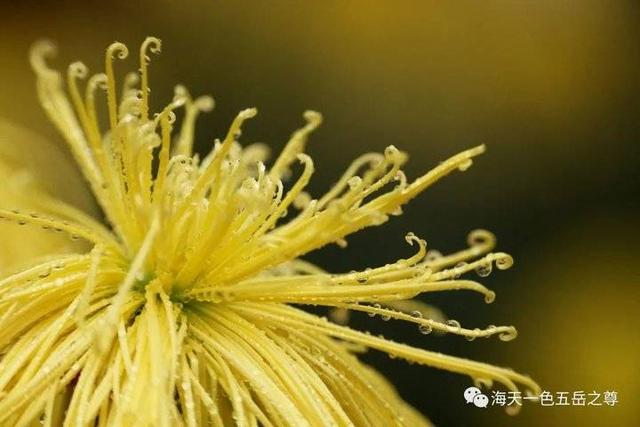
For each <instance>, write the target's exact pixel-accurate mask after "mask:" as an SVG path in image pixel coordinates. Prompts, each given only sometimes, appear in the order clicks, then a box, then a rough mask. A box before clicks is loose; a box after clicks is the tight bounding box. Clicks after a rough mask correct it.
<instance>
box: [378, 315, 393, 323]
mask: <svg viewBox="0 0 640 427" xmlns="http://www.w3.org/2000/svg"><path fill="white" fill-rule="evenodd" d="M380 318H381V319H382V320H383V321H385V322H388V321H389V320H391V316H389V315H388V314H383V315H382V316H380Z"/></svg>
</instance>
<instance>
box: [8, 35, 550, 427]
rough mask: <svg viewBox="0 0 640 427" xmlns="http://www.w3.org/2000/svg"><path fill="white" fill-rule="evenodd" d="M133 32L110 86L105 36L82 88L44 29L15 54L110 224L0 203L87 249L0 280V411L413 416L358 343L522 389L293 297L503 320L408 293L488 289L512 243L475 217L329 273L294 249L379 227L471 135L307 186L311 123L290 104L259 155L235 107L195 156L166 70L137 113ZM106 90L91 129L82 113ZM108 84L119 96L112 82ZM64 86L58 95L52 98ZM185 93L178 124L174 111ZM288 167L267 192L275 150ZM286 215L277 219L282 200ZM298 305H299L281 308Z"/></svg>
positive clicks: (63, 420)
mask: <svg viewBox="0 0 640 427" xmlns="http://www.w3.org/2000/svg"><path fill="white" fill-rule="evenodd" d="M159 50H160V41H159V40H157V39H155V38H148V39H147V40H145V42H144V43H143V44H142V47H141V50H140V67H141V68H140V88H139V89H138V88H137V84H138V77H137V75H136V74H129V75H128V76H127V77H126V79H125V82H124V85H123V88H122V90H121V91H117V87H116V86H117V85H116V78H115V74H114V70H113V58H114V57H115V56H116V55H117V56H118V57H119V58H121V59H123V58H125V57H126V56H127V55H128V50H127V48H126V47H125V46H124V45H123V44H121V43H114V44H112V45H111V46H109V48H108V49H107V53H106V62H105V67H106V71H105V73H104V74H102V73H101V74H96V75H93V76H92V77H90V78H89V80H88V83H87V85H86V92H85V94H84V96H83V95H82V94H81V92H80V89H79V87H78V80H80V79H83V78H86V77H87V69H86V67H85V66H84V65H83V64H81V63H74V64H71V65H70V66H69V69H68V76H67V79H66V80H67V85H68V86H67V90H66V91H65V90H64V89H63V80H62V78H61V76H60V75H59V73H57V72H55V71H53V70H51V69H49V68H48V66H47V64H46V62H45V58H46V56H47V55H49V54H51V53H52V52H53V46H52V45H50V44H48V43H40V44H37V45H36V46H35V47H34V49H33V51H32V54H31V62H32V66H33V69H34V70H35V72H36V74H37V78H38V81H37V83H38V84H37V87H38V94H39V97H40V101H41V103H42V105H43V107H44V109H45V110H46V112H47V113H48V115H49V117H50V119H51V120H52V121H53V123H54V124H55V125H56V126H57V128H58V129H59V130H60V132H61V133H62V135H63V136H64V138H65V139H66V141H67V143H68V144H69V146H70V148H71V150H72V152H73V154H74V156H75V158H76V160H77V162H78V164H79V165H80V168H81V169H82V172H83V173H84V176H85V177H86V179H87V181H88V182H89V184H90V186H91V188H92V190H93V192H94V194H95V197H96V199H97V201H98V202H99V204H100V206H101V207H102V209H103V211H104V214H105V216H106V218H107V220H108V222H109V227H107V226H104V225H102V224H100V223H98V222H97V221H95V220H94V219H92V218H91V217H90V216H88V215H85V214H83V213H81V212H79V211H78V210H76V209H73V208H70V207H69V206H67V205H64V204H62V203H60V202H56V201H53V200H42V203H41V205H42V206H43V209H44V210H46V213H44V212H43V213H40V212H37V213H32V212H20V211H12V210H1V211H0V218H1V219H2V220H5V221H12V222H16V223H18V224H25V225H26V224H31V225H35V226H40V227H42V228H45V229H57V230H62V231H64V232H66V233H68V234H69V235H70V236H71V238H72V239H78V238H82V239H85V240H87V241H89V242H91V243H92V244H93V249H92V250H91V251H90V253H79V254H72V255H66V256H63V257H57V258H56V259H52V260H48V261H46V262H42V263H41V264H39V265H36V266H34V267H31V268H29V269H27V270H24V271H22V272H20V273H17V274H14V275H12V276H9V277H6V278H4V279H3V280H1V281H0V313H1V315H0V359H1V361H0V423H1V424H2V425H11V426H28V425H32V424H33V423H35V424H38V421H41V422H43V423H44V425H46V426H52V425H56V426H57V425H64V426H71V425H73V426H75V425H82V426H85V425H99V426H170V425H171V426H173V425H185V426H200V425H217V426H220V425H230V424H237V425H241V426H252V425H265V426H269V425H292V426H305V425H314V426H316V425H384V426H387V425H407V426H416V425H425V424H428V422H427V421H426V420H425V419H424V418H423V417H422V416H421V415H420V414H419V413H418V412H417V411H415V410H414V409H413V408H411V407H410V406H408V405H407V404H406V403H404V402H403V401H402V399H401V398H400V397H399V396H398V395H397V394H396V392H395V391H394V389H393V387H392V386H391V385H390V384H389V383H388V382H387V381H386V380H385V379H383V378H382V377H381V376H380V375H379V374H378V373H376V372H375V371H373V370H372V369H370V368H369V367H367V366H365V365H363V364H362V363H361V362H359V360H358V358H357V353H358V352H359V351H362V350H363V349H367V348H369V349H375V350H379V351H382V352H386V353H388V354H389V355H390V356H392V357H398V358H403V359H406V360H408V361H411V362H415V363H419V364H423V365H427V366H432V367H436V368H441V369H446V370H449V371H452V372H456V373H460V374H465V375H469V376H470V377H471V378H473V380H475V381H476V382H477V383H480V384H484V385H490V384H492V383H493V382H498V383H501V384H503V385H504V386H505V387H507V388H509V389H512V390H517V389H518V387H519V386H523V388H524V389H525V390H526V391H528V392H531V393H533V394H537V393H538V392H539V389H538V386H537V385H536V383H535V382H533V381H532V380H531V379H530V378H528V377H527V376H523V375H520V374H518V373H516V372H514V371H512V370H510V369H507V368H500V367H495V366H491V365H488V364H485V363H480V362H474V361H470V360H465V359H460V358H456V357H452V356H447V355H444V354H439V353H435V352H431V351H426V350H422V349H418V348H414V347H410V346H407V345H403V344H399V343H395V342H393V341H390V340H387V339H384V338H382V337H377V336H372V335H370V334H367V333H364V332H359V331H356V330H353V329H351V328H348V327H346V326H343V325H340V324H338V323H335V322H331V321H329V320H327V319H326V318H322V317H318V316H316V315H312V314H309V313H307V312H305V311H303V310H301V309H300V308H297V307H296V306H298V305H321V306H326V307H329V308H332V309H337V310H341V311H339V312H341V313H344V312H345V310H347V311H349V310H352V311H360V312H365V313H368V314H369V315H372V316H376V315H377V316H380V317H382V318H383V319H390V318H392V319H397V320H403V321H406V322H410V323H413V324H415V325H417V326H418V327H419V329H420V331H421V332H423V333H429V332H430V331H432V330H437V331H442V332H450V333H454V334H459V335H464V336H466V337H468V338H470V339H473V338H475V337H488V336H491V335H494V334H498V335H499V337H500V338H501V339H503V340H508V339H511V338H513V337H515V334H516V331H515V329H514V328H513V327H511V326H500V327H497V326H489V327H488V328H486V329H473V330H470V329H466V328H463V327H461V326H460V325H459V324H458V323H457V322H455V321H449V322H443V321H440V320H439V319H437V318H433V316H431V315H430V312H429V311H427V310H428V309H427V308H426V306H424V304H422V303H420V302H417V301H413V300H412V298H414V297H415V296H417V295H419V294H422V293H426V292H438V291H446V290H463V289H464V290H472V291H476V292H479V293H481V294H483V295H484V297H485V300H486V301H487V302H491V301H492V300H493V299H494V296H495V295H494V293H493V292H492V291H490V290H488V289H487V288H485V287H484V286H482V285H481V284H479V283H476V282H474V281H472V280H466V279H459V277H460V276H461V275H462V274H464V273H467V272H469V271H473V270H476V271H478V272H479V274H480V275H486V274H488V273H489V272H490V271H491V267H492V265H494V264H495V265H496V266H497V268H499V269H504V268H508V267H509V266H510V265H511V264H512V259H511V257H510V256H509V255H507V254H504V253H489V251H490V250H491V249H492V248H493V245H494V238H493V236H492V235H491V234H490V233H488V232H486V231H476V232H473V233H472V234H471V235H470V237H469V245H470V246H469V248H467V249H465V250H463V251H461V252H458V253H454V254H451V255H447V256H426V255H427V254H426V245H425V242H424V241H423V240H421V239H419V238H417V237H416V236H414V235H413V234H410V235H408V236H407V237H406V239H407V242H408V243H410V244H412V245H416V246H417V249H418V250H417V253H416V254H415V255H413V256H411V257H409V258H407V259H401V260H399V261H397V262H395V263H392V264H388V265H385V266H382V267H378V268H371V269H367V270H365V271H360V272H352V273H347V274H329V273H326V272H325V271H323V270H321V269H320V268H318V267H316V266H314V265H311V264H310V263H308V262H305V261H303V260H301V259H300V257H301V256H303V255H305V254H306V253H308V252H310V251H312V250H315V249H317V248H320V247H322V246H324V245H326V244H328V243H337V244H341V245H343V244H345V240H344V239H345V237H346V236H348V235H349V234H351V233H354V232H356V231H358V230H360V229H362V228H365V227H368V226H372V225H379V224H382V223H384V222H385V221H387V219H388V217H389V215H394V214H398V213H399V211H400V208H401V206H402V205H403V204H404V203H406V202H408V201H409V200H410V199H412V198H413V197H415V196H416V195H418V194H419V193H420V192H422V191H423V190H424V189H426V188H427V187H428V186H430V185H431V184H432V183H434V182H435V181H437V180H438V179H439V178H441V177H443V176H445V175H447V174H448V173H450V172H452V171H455V170H465V169H466V168H468V167H469V166H470V165H471V161H472V158H473V157H474V156H476V155H478V154H480V153H482V152H483V151H484V148H483V147H482V146H480V147H476V148H473V149H471V150H468V151H465V152H462V153H460V154H458V155H456V156H454V157H452V158H450V159H448V160H446V161H444V162H442V163H441V164H440V165H438V166H437V167H436V168H434V169H433V170H431V171H430V172H428V173H426V174H425V175H423V176H421V177H420V178H418V179H416V180H415V181H413V182H408V180H407V179H406V177H405V175H404V174H403V172H402V171H401V169H400V168H401V166H402V165H403V163H404V162H405V161H406V159H407V156H406V155H405V154H404V153H403V152H401V151H398V150H397V149H396V148H394V147H388V148H387V149H386V150H385V152H384V154H376V153H370V154H365V155H363V156H361V157H359V158H358V159H356V160H355V161H354V162H353V164H352V165H351V166H350V167H349V168H348V170H347V171H346V172H345V174H344V175H343V176H342V177H341V178H340V180H339V181H338V182H337V183H336V184H335V186H333V188H331V189H330V190H329V191H328V192H327V193H326V194H325V195H324V196H322V197H320V198H318V199H312V198H311V196H309V195H308V194H307V193H305V192H304V188H305V186H306V185H307V183H308V182H309V179H310V177H311V175H312V173H313V162H312V160H311V158H309V156H307V155H306V154H304V153H303V151H304V146H305V143H306V140H307V137H308V135H309V133H310V132H312V131H313V130H314V129H315V128H316V127H317V126H318V125H319V124H320V121H321V116H320V115H319V114H318V113H315V112H307V113H305V115H304V117H305V119H306V121H307V123H306V125H305V126H304V127H303V128H301V129H299V130H298V131H296V132H295V133H294V134H293V136H292V137H291V140H290V141H289V143H288V144H287V146H286V147H285V149H284V151H283V152H282V153H281V154H280V156H279V157H278V158H277V159H276V161H275V163H274V164H273V165H272V166H271V167H270V168H267V167H265V165H264V163H263V161H264V160H265V158H266V155H267V150H266V149H265V147H263V146H260V145H251V146H249V147H246V148H241V147H240V145H239V144H238V142H237V138H238V137H239V135H240V128H241V125H242V123H243V122H244V121H245V120H247V119H249V118H251V117H253V116H255V115H256V110H255V109H247V110H244V111H242V112H241V113H240V114H239V115H238V116H237V117H236V118H235V120H234V121H233V123H232V124H231V126H230V129H229V131H228V133H227V135H226V136H225V138H224V139H223V140H222V141H216V144H215V147H214V149H213V150H212V151H211V152H210V153H209V154H208V155H207V156H205V157H203V158H200V157H199V156H198V155H197V154H193V152H192V145H193V134H194V122H195V120H196V116H197V115H198V113H199V112H201V111H207V110H210V109H211V108H212V107H213V100H212V99H211V98H209V97H201V98H197V99H195V100H194V99H192V98H191V97H190V95H189V94H188V92H187V91H186V90H185V89H184V88H183V87H177V88H176V94H175V98H174V99H173V101H172V102H171V103H170V104H169V105H168V106H167V107H166V108H165V109H164V110H162V111H161V112H160V113H158V114H154V115H151V114H150V111H149V88H148V74H147V66H148V61H149V58H148V57H147V55H148V52H154V53H157V52H158V51H159ZM100 88H104V89H105V90H106V93H107V106H108V130H107V131H104V132H103V131H102V130H101V124H100V121H99V120H98V113H97V112H96V96H97V93H96V92H97V91H98V89H100ZM117 92H119V93H120V95H117ZM67 93H68V95H67ZM181 107H182V108H184V111H185V113H184V118H183V120H182V124H181V127H180V129H179V131H178V132H177V134H174V133H173V128H174V124H175V123H174V122H175V115H174V110H176V109H178V108H181ZM296 160H297V161H299V162H301V163H302V165H303V171H302V173H301V175H300V176H299V177H297V178H296V179H294V180H293V184H292V185H291V186H290V187H289V188H288V190H286V191H285V190H284V185H283V180H285V177H288V176H289V175H290V174H291V172H290V170H289V167H290V165H291V164H292V163H293V162H295V161H296ZM294 208H295V209H298V210H299V212H298V213H297V215H291V219H289V220H288V221H283V220H282V219H283V218H284V217H286V216H287V214H288V213H290V211H292V210H293V209H294ZM292 304H295V305H296V306H294V305H292Z"/></svg>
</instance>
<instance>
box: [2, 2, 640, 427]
mask: <svg viewBox="0 0 640 427" xmlns="http://www.w3.org/2000/svg"><path fill="white" fill-rule="evenodd" d="M639 24H640V4H639V3H638V2H636V1H630V0H629V1H605V0H602V1H598V0H582V1H552V0H540V1H497V0H489V1H483V2H478V1H455V2H439V1H435V0H433V1H430V0H429V1H386V2H385V1H322V2H311V1H306V2H297V1H236V2H233V1H214V0H211V1H192V2H173V1H171V2H170V1H155V2H151V1H129V2H124V1H122V2H88V1H73V2H71V1H62V2H53V1H50V2H36V1H28V2H3V3H2V9H1V13H0V59H1V61H2V66H1V67H0V91H1V92H0V93H1V95H0V117H2V118H4V119H8V120H11V121H13V122H16V123H19V124H21V125H23V126H26V127H28V128H29V129H31V130H34V131H36V132H38V133H40V134H41V135H43V136H45V137H46V138H48V139H49V140H50V141H55V142H56V143H58V144H60V150H64V148H63V145H62V143H61V140H60V138H59V137H58V136H57V135H56V134H55V132H54V130H53V128H52V126H50V125H49V123H47V121H46V119H45V117H44V114H43V113H42V111H41V110H40V108H39V106H38V104H37V100H36V96H35V89H34V82H33V78H32V73H31V71H30V70H29V67H28V63H27V60H26V55H27V50H28V47H29V45H30V44H31V43H32V42H33V41H34V40H35V39H38V38H42V37H47V38H51V39H53V40H55V41H57V42H58V44H59V46H60V50H61V53H60V56H59V58H58V60H57V61H56V64H57V65H58V66H59V67H60V68H61V69H63V70H64V69H65V67H66V64H67V63H68V62H71V61H74V60H77V59H80V58H82V59H83V60H84V61H85V62H86V63H87V65H89V66H90V68H91V69H92V70H96V71H99V70H100V69H101V67H102V65H101V64H102V61H103V49H104V48H105V47H106V46H107V45H108V43H110V42H112V41H114V40H119V41H123V42H125V43H127V44H128V45H129V46H130V48H132V50H135V49H136V48H137V46H138V45H139V43H140V42H141V41H142V40H143V38H144V36H146V35H156V36H158V37H160V38H162V39H163V54H162V55H161V56H160V57H154V58H153V59H152V65H151V72H152V79H151V83H152V88H153V92H152V99H153V102H154V103H155V105H156V106H157V107H160V106H161V105H162V104H163V103H165V102H167V100H169V99H170V97H171V94H172V88H173V84H175V83H184V84H186V85H187V86H188V87H189V88H190V89H191V91H192V93H194V94H202V93H210V94H212V95H213V96H214V97H215V99H216V102H217V106H216V109H215V111H214V112H213V113H211V114H208V115H206V116H203V118H202V119H200V120H199V128H198V129H199V130H198V140H199V142H198V144H199V147H200V148H201V149H202V150H206V149H207V148H208V147H210V146H211V141H212V140H213V138H214V137H217V136H220V135H223V134H224V132H225V131H226V126H227V125H228V124H229V123H230V121H231V120H232V118H233V117H234V115H235V113H236V112H237V111H238V110H240V109H242V108H245V107H252V106H255V107H258V109H259V115H258V117H257V118H256V119H254V120H252V121H251V122H250V123H249V124H248V126H246V129H245V132H244V134H243V137H242V141H243V142H244V143H249V142H256V141H260V142H266V143H268V144H269V145H271V146H272V147H273V148H274V151H276V152H277V150H278V149H279V148H281V147H282V146H283V144H284V143H285V142H286V140H287V138H288V136H289V134H290V133H291V131H292V130H294V129H295V128H296V127H297V126H299V125H300V124H301V122H302V118H301V113H302V112H303V111H304V110H305V109H315V110H318V111H321V112H322V113H323V114H324V117H325V124H323V126H322V128H321V129H320V130H319V131H318V132H317V133H316V134H314V135H313V137H312V140H311V143H310V146H309V152H310V154H311V155H312V157H313V158H314V160H315V162H316V169H317V172H316V174H315V177H314V180H313V183H312V185H311V192H312V194H314V195H319V194H321V192H322V191H323V190H326V189H327V188H328V186H329V185H330V184H331V183H332V182H333V181H334V180H335V179H336V178H337V177H338V176H339V175H340V174H341V172H342V171H343V170H344V168H345V167H347V166H348V164H349V162H350V160H351V159H353V158H355V157H356V156H357V155H359V154H361V153H363V152H366V151H380V150H383V149H384V147H385V146H387V145H390V144H393V145H395V146H397V147H398V148H400V149H403V150H405V151H407V152H409V154H410V155H411V160H410V163H409V164H408V166H407V168H406V171H407V173H408V175H409V177H415V176H417V175H418V174H420V173H422V172H424V171H426V170H428V169H429V168H431V167H432V166H434V165H436V164H437V163H438V162H439V161H441V160H443V159H444V158H446V157H447V156H449V155H452V154H455V153H456V152H458V151H460V150H462V149H464V148H467V147H470V146H474V145H477V144H480V143H485V144H487V147H488V151H487V153H486V154H485V155H484V156H482V157H481V158H479V159H478V160H477V161H476V162H475V165H474V167H472V168H471V169H470V170H469V171H467V172H465V173H457V174H454V175H452V176H450V177H448V178H446V179H445V180H444V181H442V182H440V183H438V184H437V185H436V186H434V187H433V188H432V189H430V190H429V191H428V192H426V193H425V194H423V195H422V196H421V197H419V198H418V199H417V200H415V201H414V202H413V203H412V204H411V205H410V206H409V207H407V208H406V209H405V214H404V215H403V216H402V217H399V218H394V219H392V221H391V222H390V223H388V224H386V225H384V226H383V227H380V228H378V229H370V230H367V231H365V232H363V233H360V234H358V235H356V236H354V237H352V238H350V239H349V247H348V248H347V249H339V248H337V247H329V248H325V249H323V250H321V251H320V252H318V253H314V254H312V255H310V256H309V259H311V260H313V261H314V262H317V263H318V264H320V265H322V266H324V267H325V268H328V269H331V270H334V271H348V270H351V269H359V268H364V267H367V266H374V265H378V264H382V263H386V262H390V261H393V260H395V259H397V258H400V257H405V256H407V254H408V253H410V252H411V249H410V248H409V247H408V246H407V245H406V243H405V242H404V239H403V236H404V235H405V233H407V232H409V231H414V232H415V233H416V234H418V235H419V236H421V237H424V238H425V239H426V240H427V242H428V244H429V246H430V247H432V248H437V249H439V250H441V251H443V252H445V251H452V250H455V249H458V248H461V247H462V246H463V245H464V244H465V236H466V233H467V232H468V231H470V230H472V229H474V228H487V229H489V230H491V231H493V232H494V233H496V235H497V236H498V239H499V240H498V243H499V246H498V248H499V249H500V250H503V251H507V252H509V253H511V254H512V255H513V256H514V257H515V259H516V264H515V266H514V268H512V269H511V270H509V271H507V272H499V273H494V274H493V275H491V276H490V277H488V278H487V279H483V280H482V281H483V283H485V284H487V285H488V286H490V287H491V288H493V289H494V290H495V291H496V292H497V294H498V298H497V300H496V302H495V303H494V304H492V305H485V304H484V303H483V302H482V298H481V297H478V296H477V295H473V294H465V293H449V294H441V295H433V296H432V295H430V296H429V297H424V300H425V301H432V302H434V303H435V304H437V305H438V306H439V307H441V308H442V309H443V310H444V311H445V312H446V313H447V314H448V315H449V316H451V317H452V318H455V319H458V320H460V321H461V322H463V324H467V325H469V326H471V327H476V326H478V327H480V326H486V325H487V324H491V323H494V324H515V325H516V326H517V327H518V329H519V332H520V336H519V337H518V339H517V340H515V341H512V342H509V343H502V342H500V341H499V340H497V339H492V340H476V341H474V342H471V343H469V342H467V341H466V340H464V338H459V337H436V336H427V337H425V336H423V335H420V334H419V333H418V330H417V329H416V328H413V327H412V326H410V325H404V324H401V323H398V322H388V323H384V322H381V321H380V320H376V319H373V320H372V319H370V318H368V317H367V316H362V317H361V316H355V317H354V319H353V322H354V325H356V326H358V327H361V328H368V329H371V330H372V331H375V332H384V334H385V335H386V336H388V337H393V338H395V339H398V340H403V341H406V342H409V343H411V344H414V345H418V346H421V347H424V348H428V349H434V350H437V351H442V352H446V353H450V354H456V355H460V356H464V357H470V358H474V359H479V360H483V361H488V362H495V363H497V364H501V365H507V366H512V367H513V368H515V369H517V370H519V371H523V372H526V373H529V374H531V375H532V376H533V377H534V378H535V379H537V380H538V381H539V382H540V384H541V385H542V387H543V388H545V389H547V390H550V391H569V392H572V391H575V390H585V391H587V392H590V391H592V390H597V391H605V390H616V391H618V394H619V400H620V402H619V404H618V406H616V407H613V408H612V407H607V406H603V407H591V408H576V407H573V408H572V407H564V408H557V407H556V408H541V407H539V406H537V405H534V404H531V405H528V406H527V407H525V408H524V409H523V411H522V413H521V414H520V415H519V416H517V417H515V418H513V417H509V416H508V415H506V414H504V412H503V411H502V410H500V409H499V408H495V407H494V408H488V409H486V410H482V409H478V408H475V407H470V406H467V405H465V404H464V400H463V398H462V392H463V390H464V389H465V388H466V387H467V386H468V385H469V380H468V379H467V378H465V377H461V376H457V375H453V374H448V373H446V372H439V371H435V370H433V369H429V368H424V367H420V366H416V365H413V366H411V365H407V364H405V363H403V362H401V361H398V360H390V359H389V358H387V357H386V356H383V355H380V354H370V355H367V356H365V359H366V360H367V361H369V362H371V363H373V364H375V365H376V366H377V367H378V368H379V369H380V370H382V371H383V372H385V373H386V374H387V376H388V377H389V378H391V380H392V381H393V382H394V383H395V384H396V385H397V387H398V389H399V390H400V392H401V394H402V395H403V396H404V397H405V398H406V399H407V400H408V401H409V402H411V403H412V404H414V405H415V406H416V407H418V408H419V409H420V410H421V411H422V412H423V413H425V414H426V415H427V416H428V417H430V419H432V421H434V422H435V423H436V424H438V425H444V426H450V425H451V426H457V425H461V426H462V425H464V426H469V425H487V426H488V425H493V426H495V425H504V426H510V425H525V426H537V425H563V426H567V425H581V426H589V425H594V426H596V425H616V426H632V425H638V423H640V372H639V371H640V367H639V366H640V365H639V364H638V360H640V323H639V322H638V320H639V316H638V314H637V313H638V312H639V311H638V308H639V306H640V290H639V289H640V288H639V286H640V273H639V272H638V268H639V267H640V263H639V262H638V261H639V256H638V255H639V249H638V247H639V245H638V241H639V239H640V222H639V216H638V215H639V214H640V206H639V204H638V194H640V192H639V191H638V187H639V183H640V182H639V181H640V180H639V175H640V174H639V172H638V161H639V160H640V155H639V154H640V149H639V144H640V120H639V118H640V96H639V95H640V67H639V65H640V25H639ZM128 65H129V68H130V69H135V68H136V67H137V66H136V65H135V64H133V63H132V62H129V63H128ZM117 68H118V70H119V71H120V72H123V71H124V70H125V69H126V67H125V66H124V65H121V64H118V65H117ZM59 190H60V194H64V193H66V192H68V191H70V190H69V189H68V188H60V189H59Z"/></svg>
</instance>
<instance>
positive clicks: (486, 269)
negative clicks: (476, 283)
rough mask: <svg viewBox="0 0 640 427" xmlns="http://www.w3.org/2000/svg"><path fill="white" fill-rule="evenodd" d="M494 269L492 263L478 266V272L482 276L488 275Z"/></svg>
mask: <svg viewBox="0 0 640 427" xmlns="http://www.w3.org/2000/svg"><path fill="white" fill-rule="evenodd" d="M492 270H493V267H492V266H491V263H487V264H481V265H479V266H478V267H476V274H477V275H478V276H480V277H487V276H488V275H490V274H491V271H492Z"/></svg>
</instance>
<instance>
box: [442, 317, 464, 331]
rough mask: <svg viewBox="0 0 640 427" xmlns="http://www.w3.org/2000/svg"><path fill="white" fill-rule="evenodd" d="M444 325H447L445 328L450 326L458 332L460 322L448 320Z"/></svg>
mask: <svg viewBox="0 0 640 427" xmlns="http://www.w3.org/2000/svg"><path fill="white" fill-rule="evenodd" d="M445 323H446V324H447V326H450V327H452V328H455V329H458V330H459V329H460V322H458V321H457V320H454V319H449V320H447V321H446V322H445Z"/></svg>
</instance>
